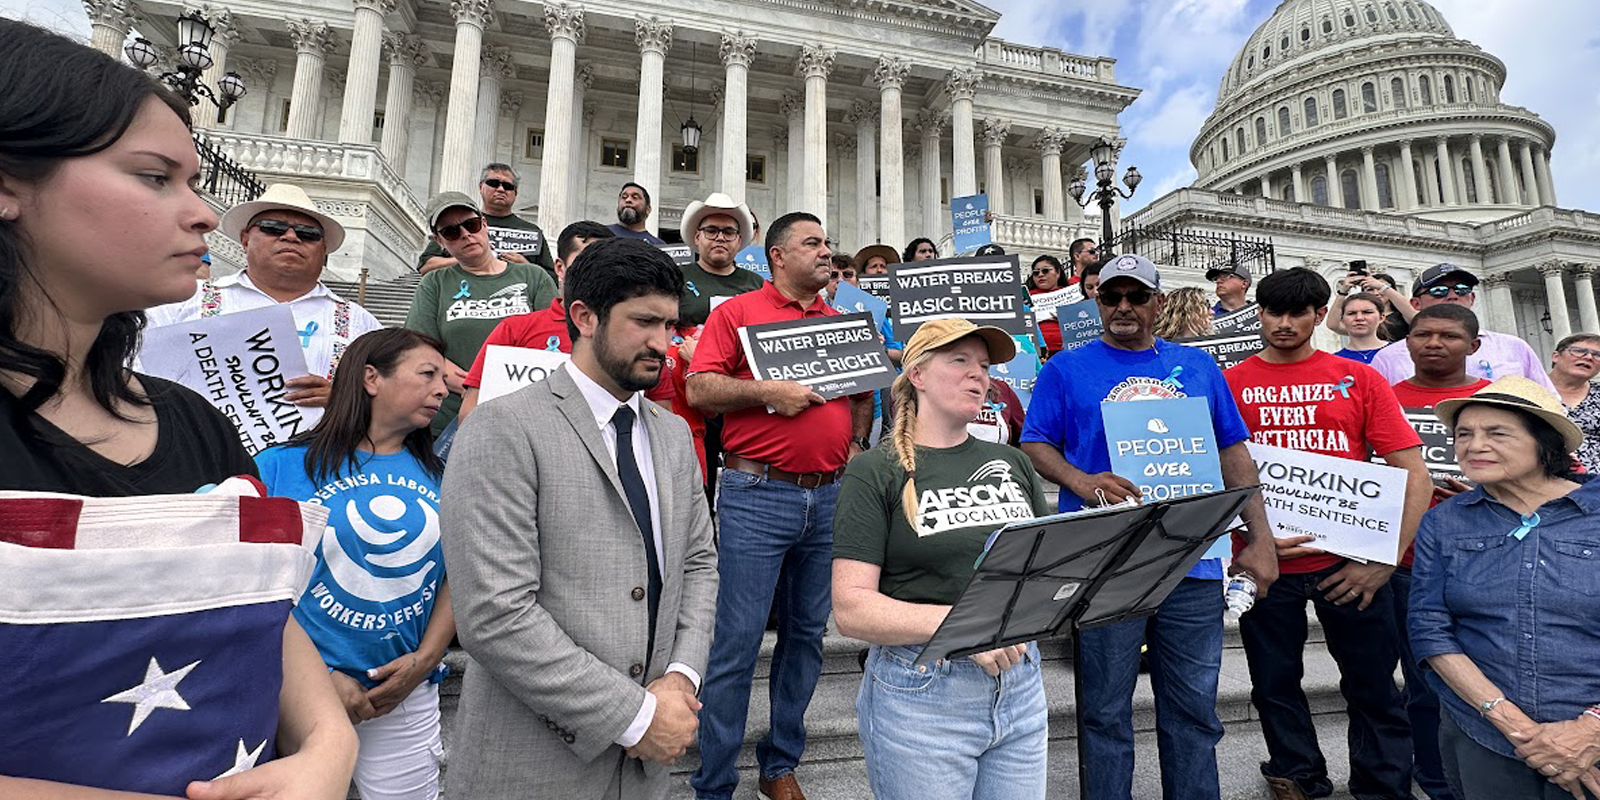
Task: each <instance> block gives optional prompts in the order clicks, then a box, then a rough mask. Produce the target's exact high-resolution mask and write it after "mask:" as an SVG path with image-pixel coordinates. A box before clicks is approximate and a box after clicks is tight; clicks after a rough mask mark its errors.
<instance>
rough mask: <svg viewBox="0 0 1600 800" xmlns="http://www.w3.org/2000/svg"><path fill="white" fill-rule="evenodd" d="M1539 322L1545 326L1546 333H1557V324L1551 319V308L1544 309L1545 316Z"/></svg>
mask: <svg viewBox="0 0 1600 800" xmlns="http://www.w3.org/2000/svg"><path fill="white" fill-rule="evenodd" d="M1539 324H1540V325H1542V326H1544V332H1545V333H1555V332H1556V326H1555V325H1554V324H1552V323H1551V321H1550V309H1548V308H1547V309H1545V310H1544V316H1542V317H1540V318H1539Z"/></svg>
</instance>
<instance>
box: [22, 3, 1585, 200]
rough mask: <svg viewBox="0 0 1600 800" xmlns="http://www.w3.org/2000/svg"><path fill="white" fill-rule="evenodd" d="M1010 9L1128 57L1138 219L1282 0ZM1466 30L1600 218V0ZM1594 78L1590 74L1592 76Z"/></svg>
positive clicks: (53, 7) (1000, 29) (1181, 160)
mask: <svg viewBox="0 0 1600 800" xmlns="http://www.w3.org/2000/svg"><path fill="white" fill-rule="evenodd" d="M980 2H984V4H985V5H988V6H989V7H991V8H993V9H995V10H996V11H999V12H1001V14H1002V15H1003V16H1002V17H1001V20H1000V24H999V25H998V26H997V27H996V28H995V30H994V35H995V36H999V37H1001V38H1003V39H1006V40H1008V41H1013V42H1018V43H1021V44H1031V45H1043V46H1049V47H1058V48H1060V49H1062V50H1065V51H1067V52H1071V53H1078V54H1082V55H1096V56H1098V55H1109V56H1111V57H1113V58H1115V59H1117V65H1116V75H1117V80H1118V81H1120V82H1121V83H1123V84H1124V85H1128V86H1133V87H1137V88H1139V89H1141V90H1143V94H1142V95H1140V96H1139V99H1138V100H1136V101H1134V103H1133V105H1131V106H1129V107H1128V109H1127V110H1126V111H1124V112H1123V113H1122V117H1121V123H1122V135H1123V136H1124V137H1125V138H1127V140H1128V145H1127V147H1126V149H1124V151H1123V155H1122V161H1121V163H1122V164H1123V165H1125V166H1126V165H1132V166H1137V167H1138V168H1139V172H1140V173H1141V174H1143V175H1144V178H1145V180H1144V183H1143V184H1142V185H1141V186H1140V187H1139V191H1138V192H1137V193H1136V194H1135V195H1134V199H1133V200H1131V201H1127V202H1126V204H1125V206H1124V208H1123V212H1124V213H1130V212H1132V211H1136V210H1138V209H1139V208H1142V207H1144V205H1145V204H1146V203H1149V202H1150V201H1151V200H1154V199H1155V198H1158V197H1160V196H1162V195H1164V194H1166V193H1167V192H1169V191H1171V190H1173V189H1177V188H1179V187H1182V186H1188V185H1189V184H1190V183H1192V182H1193V181H1194V179H1195V171H1194V167H1193V166H1192V165H1191V164H1190V163H1189V144H1190V142H1192V141H1193V140H1194V136H1195V134H1196V133H1198V132H1199V130H1200V125H1201V124H1202V123H1203V122H1204V121H1205V118H1206V116H1207V115H1209V114H1210V113H1211V110H1212V108H1213V107H1214V106H1215V104H1216V97H1217V85H1218V83H1219V82H1220V81H1221V80H1222V74H1223V73H1224V72H1225V71H1227V69H1228V64H1229V62H1231V61H1232V60H1233V57H1234V55H1235V54H1236V53H1237V52H1238V50H1239V48H1240V47H1241V46H1242V45H1243V44H1244V41H1245V39H1247V38H1249V36H1250V34H1251V33H1252V32H1253V31H1254V30H1255V29H1256V27H1257V26H1258V25H1260V24H1261V23H1262V22H1265V21H1266V19H1267V18H1268V17H1270V16H1271V15H1272V11H1273V9H1275V8H1276V7H1277V6H1278V2H1277V0H1121V1H1120V2H1119V0H980ZM1432 3H1433V6H1434V7H1435V8H1437V9H1438V10H1439V11H1440V13H1442V14H1444V17H1445V19H1447V20H1449V22H1450V26H1451V27H1452V28H1453V29H1454V30H1455V32H1456V35H1457V36H1459V37H1461V38H1463V39H1466V40H1467V41H1470V42H1472V43H1474V44H1476V45H1478V46H1479V47H1482V48H1483V49H1484V50H1487V51H1488V52H1489V53H1491V54H1493V55H1495V56H1497V57H1499V58H1500V60H1501V61H1503V62H1505V65H1506V83H1505V87H1504V88H1503V90H1502V91H1501V99H1502V100H1503V101H1504V102H1506V103H1510V104H1512V105H1519V106H1524V107H1526V108H1528V109H1531V110H1532V111H1533V112H1534V113H1536V114H1538V115H1540V116H1541V117H1543V118H1544V119H1545V120H1546V121H1547V122H1549V123H1550V124H1551V125H1553V126H1554V127H1555V129H1556V144H1555V147H1554V149H1553V150H1552V152H1551V163H1550V169H1551V171H1552V172H1553V173H1554V177H1555V184H1556V191H1557V195H1558V197H1557V200H1558V201H1559V203H1560V205H1561V206H1562V207H1564V208H1581V209H1587V210H1591V211H1595V212H1600V81H1596V80H1595V79H1594V77H1593V76H1595V75H1600V2H1596V0H1432ZM0 16H7V17H13V18H15V17H22V18H26V19H31V20H34V21H36V22H39V23H41V24H44V25H47V26H49V27H53V28H57V29H61V30H65V31H67V32H70V33H74V34H76V35H79V36H82V37H85V38H86V37H87V36H88V27H89V26H88V21H87V19H86V18H85V16H84V14H83V7H82V5H81V4H80V2H79V0H0ZM1585 75H1587V76H1589V77H1588V78H1583V77H1581V76H1585Z"/></svg>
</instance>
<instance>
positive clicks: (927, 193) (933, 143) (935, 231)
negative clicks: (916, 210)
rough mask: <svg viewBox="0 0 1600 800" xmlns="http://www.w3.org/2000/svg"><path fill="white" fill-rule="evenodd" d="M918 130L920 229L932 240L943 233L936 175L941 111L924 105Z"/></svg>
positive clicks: (942, 116)
mask: <svg viewBox="0 0 1600 800" xmlns="http://www.w3.org/2000/svg"><path fill="white" fill-rule="evenodd" d="M916 128H917V133H918V134H919V138H920V140H921V143H922V170H921V172H922V191H921V194H922V231H921V232H920V233H919V234H918V235H919V236H926V237H928V238H929V239H932V240H934V241H935V242H937V241H939V236H940V235H941V234H943V233H944V208H943V207H942V205H941V204H940V202H939V177H940V175H941V174H942V172H943V169H942V168H943V164H941V163H940V162H941V161H942V159H941V158H940V154H939V149H940V148H939V139H940V138H941V137H943V136H944V112H943V111H939V110H935V109H931V108H926V109H923V110H922V112H921V113H919V114H918V115H917V123H916Z"/></svg>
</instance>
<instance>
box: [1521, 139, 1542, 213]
mask: <svg viewBox="0 0 1600 800" xmlns="http://www.w3.org/2000/svg"><path fill="white" fill-rule="evenodd" d="M1517 159H1518V160H1519V161H1520V162H1521V164H1522V192H1523V197H1524V198H1525V200H1524V203H1525V204H1526V205H1529V206H1538V205H1540V203H1541V200H1540V197H1539V178H1538V176H1537V175H1535V174H1534V171H1533V147H1532V145H1531V143H1530V142H1529V141H1528V140H1527V139H1523V140H1522V141H1520V142H1518V143H1517Z"/></svg>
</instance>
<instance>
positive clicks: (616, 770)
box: [441, 365, 717, 800]
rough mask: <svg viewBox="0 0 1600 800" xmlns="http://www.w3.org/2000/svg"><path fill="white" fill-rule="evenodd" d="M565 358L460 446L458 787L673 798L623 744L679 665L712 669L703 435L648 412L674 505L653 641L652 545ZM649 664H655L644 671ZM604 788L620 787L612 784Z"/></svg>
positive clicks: (663, 487) (486, 408)
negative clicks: (697, 446)
mask: <svg viewBox="0 0 1600 800" xmlns="http://www.w3.org/2000/svg"><path fill="white" fill-rule="evenodd" d="M569 369H575V367H572V366H571V365H567V366H564V367H561V368H560V369H557V370H556V371H555V372H553V373H551V375H550V377H549V378H548V379H546V380H545V381H543V382H541V383H538V384H535V385H533V386H529V387H527V388H524V389H521V390H519V391H517V392H515V393H513V394H511V395H508V396H506V397H503V398H500V399H497V400H495V401H494V402H492V403H485V404H484V405H482V406H480V407H479V408H478V410H477V411H475V412H474V413H473V414H472V421H471V422H470V423H468V424H466V425H464V426H463V427H462V429H461V431H460V433H459V434H458V435H457V439H456V443H455V446H454V448H453V449H452V451H451V453H450V464H449V468H448V469H446V471H445V476H444V494H443V503H442V510H441V524H442V531H441V532H442V536H443V539H444V548H445V562H446V564H448V567H449V575H450V596H451V603H452V605H453V606H454V610H455V617H456V627H457V630H458V631H459V635H460V638H461V643H462V645H464V646H465V647H466V649H467V652H468V653H469V654H470V655H471V656H472V658H473V661H474V664H473V667H472V669H471V670H469V671H468V673H467V676H466V681H465V685H464V687H463V689H462V694H461V709H460V712H459V715H458V718H457V722H456V734H455V737H454V739H455V742H454V743H453V745H452V747H451V763H450V777H449V782H450V794H451V796H453V797H463V798H473V800H494V798H561V800H567V799H568V798H595V799H596V800H598V798H601V797H616V796H617V794H618V787H619V786H620V787H622V789H621V794H622V796H624V797H629V798H633V797H661V796H664V795H665V792H666V777H667V772H666V770H665V769H664V768H662V767H660V766H658V765H655V764H649V765H645V764H644V763H643V762H640V761H638V760H636V759H629V758H626V756H625V753H624V752H623V750H622V748H621V747H618V746H617V745H616V744H615V740H616V739H617V738H618V737H619V736H621V735H622V734H623V732H624V731H626V730H627V728H628V725H629V724H630V723H631V722H632V721H633V718H634V716H635V715H636V714H638V712H639V708H640V705H641V704H642V703H643V702H644V697H645V690H644V686H645V685H646V684H648V683H649V682H650V681H652V680H655V679H656V678H658V677H660V676H661V675H662V674H663V673H664V672H665V670H666V668H667V665H668V664H670V663H671V662H674V661H677V662H682V663H684V664H686V665H688V666H689V667H691V668H693V669H694V670H695V671H696V672H698V673H700V675H702V676H704V675H705V674H706V659H707V654H708V651H709V650H710V648H711V633H712V625H713V622H714V621H715V618H716V597H717V561H716V553H715V551H714V549H713V545H712V538H711V518H710V515H709V513H708V512H707V509H706V501H705V495H704V493H703V491H702V489H701V481H700V471H699V468H698V467H697V465H696V463H695V455H694V447H693V444H692V442H691V441H690V438H689V428H688V426H687V425H685V424H684V422H683V420H681V419H679V418H678V417H676V416H674V415H672V414H669V413H666V412H660V411H659V410H658V409H657V408H656V407H655V406H653V405H652V404H650V403H646V404H645V407H646V413H644V414H642V415H641V417H640V419H641V422H642V423H643V424H644V427H645V430H646V431H647V432H648V435H649V437H650V451H651V454H652V461H653V464H654V467H655V473H656V483H657V495H658V502H659V504H660V519H661V550H662V561H663V564H664V568H663V569H662V571H661V573H662V589H661V602H660V608H659V610H658V612H657V613H658V619H657V623H656V640H655V651H654V652H653V653H646V652H645V650H646V648H647V647H648V644H647V642H648V639H649V620H648V614H649V611H648V605H649V604H648V602H647V600H646V598H645V587H646V583H647V575H648V573H647V571H646V570H647V566H646V562H645V550H644V543H643V540H642V539H641V537H640V533H639V527H638V524H637V523H635V522H634V519H633V515H632V514H631V512H630V511H629V508H628V504H627V500H626V499H625V495H624V494H623V489H622V482H621V480H620V479H619V478H618V477H617V471H616V464H615V462H614V461H613V460H612V458H611V456H610V454H609V453H607V452H606V446H605V442H604V440H603V439H602V438H601V434H600V431H599V429H598V427H597V426H596V425H595V419H594V415H593V413H592V412H591V411H590V410H589V405H588V403H587V402H586V401H585V400H584V398H583V394H582V393H581V392H580V391H579V390H578V386H577V384H576V383H574V382H573V380H572V377H571V375H569V374H568V372H567V370H569ZM647 665H648V667H647ZM608 787H610V788H609V789H608Z"/></svg>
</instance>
